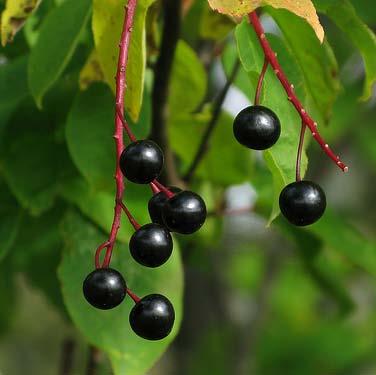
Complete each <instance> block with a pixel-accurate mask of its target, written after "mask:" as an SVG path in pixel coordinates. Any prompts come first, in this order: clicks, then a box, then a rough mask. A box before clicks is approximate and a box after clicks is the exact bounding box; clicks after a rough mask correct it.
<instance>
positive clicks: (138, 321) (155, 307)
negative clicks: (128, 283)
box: [129, 294, 175, 340]
mask: <svg viewBox="0 0 376 375" xmlns="http://www.w3.org/2000/svg"><path fill="white" fill-rule="evenodd" d="M174 321H175V311H174V307H173V306H172V304H171V302H170V301H169V300H168V299H167V298H166V297H164V296H162V295H160V294H150V295H148V296H146V297H144V298H142V299H141V300H140V301H139V302H138V303H136V305H135V306H134V307H133V309H132V310H131V313H130V314H129V323H130V325H131V327H132V329H133V331H134V332H135V333H136V334H137V335H138V336H140V337H142V338H144V339H146V340H161V339H164V338H165V337H167V336H168V335H169V334H170V332H171V330H172V327H173V326H174Z"/></svg>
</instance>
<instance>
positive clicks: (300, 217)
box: [279, 181, 326, 226]
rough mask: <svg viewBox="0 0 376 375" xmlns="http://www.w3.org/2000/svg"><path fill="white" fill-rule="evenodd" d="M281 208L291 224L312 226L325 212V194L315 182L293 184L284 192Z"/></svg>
mask: <svg viewBox="0 0 376 375" xmlns="http://www.w3.org/2000/svg"><path fill="white" fill-rule="evenodd" d="M279 207H280V209H281V212H282V214H283V215H284V216H285V217H286V219H287V220H288V221H289V222H290V223H292V224H294V225H297V226H305V225H310V224H313V223H314V222H316V221H317V220H318V219H320V217H321V216H322V215H323V213H324V211H325V208H326V197H325V193H324V191H323V190H322V189H321V187H320V186H319V185H317V184H315V183H314V182H311V181H297V182H293V183H292V184H289V185H287V186H286V187H285V188H284V189H283V190H282V192H281V195H280V196H279Z"/></svg>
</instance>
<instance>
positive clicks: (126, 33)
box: [103, 0, 137, 267]
mask: <svg viewBox="0 0 376 375" xmlns="http://www.w3.org/2000/svg"><path fill="white" fill-rule="evenodd" d="M136 6H137V0H129V1H128V5H127V6H126V7H125V16H124V25H123V30H122V34H121V39H120V44H119V47H120V52H119V60H118V68H117V74H116V106H115V134H114V139H115V144H116V172H115V181H116V197H115V212H114V220H113V223H112V227H111V232H110V236H109V239H108V242H109V245H108V247H107V250H106V255H105V257H104V261H103V267H108V266H109V265H110V262H111V256H112V252H113V248H114V245H115V241H116V237H117V233H118V231H119V228H120V218H121V212H122V206H121V202H122V200H123V193H124V179H123V174H122V173H121V170H120V164H119V159H120V156H121V153H122V151H123V149H124V141H123V122H125V121H123V119H124V96H125V89H126V72H127V62H128V52H129V46H130V40H131V33H132V28H133V20H134V15H135V11H136Z"/></svg>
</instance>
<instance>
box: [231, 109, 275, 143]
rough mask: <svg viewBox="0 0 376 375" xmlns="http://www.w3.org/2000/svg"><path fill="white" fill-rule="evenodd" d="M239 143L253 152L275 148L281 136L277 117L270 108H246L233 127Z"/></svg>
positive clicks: (237, 117)
mask: <svg viewBox="0 0 376 375" xmlns="http://www.w3.org/2000/svg"><path fill="white" fill-rule="evenodd" d="M233 131H234V136H235V138H236V139H237V141H238V142H239V143H240V144H242V145H243V146H246V147H248V148H251V149H253V150H266V149H268V148H269V147H271V146H273V145H274V144H275V143H276V142H277V141H278V139H279V136H280V135H281V124H280V122H279V119H278V117H277V115H276V114H275V113H274V112H273V111H272V110H271V109H269V108H266V107H264V106H261V105H254V106H250V107H247V108H244V109H243V110H242V111H241V112H240V113H239V114H238V115H237V116H236V118H235V120H234V125H233Z"/></svg>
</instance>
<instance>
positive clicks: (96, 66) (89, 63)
mask: <svg viewBox="0 0 376 375" xmlns="http://www.w3.org/2000/svg"><path fill="white" fill-rule="evenodd" d="M101 81H104V74H103V71H102V68H101V66H100V63H99V59H98V54H97V51H95V50H93V51H92V52H91V54H90V55H89V57H88V59H87V60H86V63H85V65H84V67H83V68H82V69H81V72H80V78H79V85H80V89H81V90H86V89H87V88H88V87H89V86H90V84H91V83H93V82H101Z"/></svg>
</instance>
